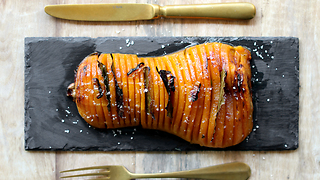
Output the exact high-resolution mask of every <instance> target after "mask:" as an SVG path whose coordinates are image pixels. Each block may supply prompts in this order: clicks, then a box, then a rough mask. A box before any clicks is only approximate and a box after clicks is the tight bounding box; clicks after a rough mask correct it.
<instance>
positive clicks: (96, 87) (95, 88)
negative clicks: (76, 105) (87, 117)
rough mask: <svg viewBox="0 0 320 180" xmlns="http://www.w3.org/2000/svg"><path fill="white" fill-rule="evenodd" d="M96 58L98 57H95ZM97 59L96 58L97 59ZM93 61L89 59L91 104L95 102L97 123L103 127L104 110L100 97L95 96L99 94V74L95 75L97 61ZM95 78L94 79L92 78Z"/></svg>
mask: <svg viewBox="0 0 320 180" xmlns="http://www.w3.org/2000/svg"><path fill="white" fill-rule="evenodd" d="M97 58H98V57H97ZM97 61H98V59H97ZM97 61H96V62H94V61H91V67H92V71H91V76H92V77H91V78H92V80H91V82H92V86H93V96H92V97H93V104H95V110H96V113H97V117H98V123H99V126H101V127H103V128H104V126H105V119H106V118H105V117H104V112H103V109H102V105H101V104H102V103H101V98H99V99H98V98H97V96H99V95H100V94H99V85H100V88H102V87H101V84H100V82H101V81H100V80H101V76H98V75H97V72H98V62H97ZM94 79H95V80H94Z"/></svg>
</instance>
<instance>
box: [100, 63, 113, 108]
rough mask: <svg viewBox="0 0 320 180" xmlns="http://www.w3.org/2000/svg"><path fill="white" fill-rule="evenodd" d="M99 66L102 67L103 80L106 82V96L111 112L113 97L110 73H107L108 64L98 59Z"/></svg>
mask: <svg viewBox="0 0 320 180" xmlns="http://www.w3.org/2000/svg"><path fill="white" fill-rule="evenodd" d="M98 67H99V68H100V70H101V72H102V73H101V74H102V77H103V80H104V81H103V82H104V85H105V87H106V91H107V92H106V98H107V100H108V105H107V108H108V111H109V112H110V111H111V97H110V85H109V77H108V73H107V68H106V66H105V65H104V64H103V63H102V62H100V61H98Z"/></svg>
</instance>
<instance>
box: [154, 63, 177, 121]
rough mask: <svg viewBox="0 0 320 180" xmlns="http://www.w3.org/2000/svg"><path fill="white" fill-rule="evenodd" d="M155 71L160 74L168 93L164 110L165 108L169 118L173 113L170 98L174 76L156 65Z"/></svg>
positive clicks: (171, 97)
mask: <svg viewBox="0 0 320 180" xmlns="http://www.w3.org/2000/svg"><path fill="white" fill-rule="evenodd" d="M156 69H157V72H158V74H159V75H160V78H161V79H162V81H163V84H164V86H165V88H166V90H167V93H168V96H169V98H168V103H167V106H166V108H165V109H166V110H167V116H169V117H170V118H172V114H173V104H172V100H173V92H174V91H175V87H174V79H175V78H176V77H174V76H173V75H172V74H171V72H170V71H166V70H160V71H159V70H158V67H157V66H156Z"/></svg>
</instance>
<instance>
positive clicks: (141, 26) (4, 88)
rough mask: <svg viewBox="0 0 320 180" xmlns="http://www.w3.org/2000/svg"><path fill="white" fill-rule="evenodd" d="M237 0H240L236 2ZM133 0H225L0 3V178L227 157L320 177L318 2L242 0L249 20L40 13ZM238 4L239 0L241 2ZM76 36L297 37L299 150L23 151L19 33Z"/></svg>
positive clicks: (272, 175)
mask: <svg viewBox="0 0 320 180" xmlns="http://www.w3.org/2000/svg"><path fill="white" fill-rule="evenodd" d="M234 1H239V2H240V1H242V0H234ZM112 2H133V3H135V2H137V3H157V4H160V5H169V4H192V3H213V2H231V0H216V1H212V0H211V1H209V0H197V1H195V0H193V1H192V0H186V1H183V0H177V1H174V2H173V1H169V0H136V1H133V0H130V1H129V0H128V1H126V0H121V1H119V0H118V1H116V0H110V1H107V0H90V1H84V0H60V1H59V0H43V1H36V0H29V1H18V0H12V1H5V0H2V1H0V17H1V20H0V29H1V31H0V53H1V58H0V66H1V67H2V68H1V71H0V84H1V85H0V102H1V104H0V146H1V148H0V153H1V154H0V162H1V163H0V177H1V179H2V178H3V179H58V177H59V173H58V172H59V171H60V170H63V169H69V168H74V167H82V166H88V165H102V164H120V165H124V166H126V167H127V168H128V169H129V170H130V171H133V172H137V173H144V172H160V171H161V172H169V171H175V170H186V169H192V168H198V167H205V166H209V165H214V164H220V163H225V162H232V161H242V162H245V163H247V164H249V165H250V167H251V169H252V176H251V178H250V179H320V145H319V144H320V126H318V125H317V122H318V121H319V119H320V114H319V108H320V105H319V102H320V96H319V93H318V89H319V88H320V81H319V78H320V63H319V60H320V59H319V58H318V57H319V55H320V54H319V51H317V50H318V49H319V48H320V43H319V41H318V39H319V37H320V31H319V28H320V22H319V13H320V1H318V0H309V1H298V0H283V1H276V0H261V1H254V0H247V2H252V3H253V4H254V5H255V6H256V8H257V15H256V17H255V18H254V19H253V20H251V21H208V20H187V19H182V20H181V19H159V20H154V21H139V22H123V23H116V22H109V23H106V22H95V23H93V22H72V21H66V20H59V19H55V18H52V17H50V16H48V15H46V14H45V13H44V11H43V8H44V6H45V5H48V4H58V3H65V4H71V3H112ZM243 2H244V1H243ZM33 36H40V37H50V36H57V37H59V36H76V37H83V36H88V37H103V36H296V37H298V38H299V39H300V68H299V69H300V85H301V87H300V112H299V114H300V124H299V126H300V129H299V130H300V134H299V136H300V143H299V144H300V147H299V148H298V150H295V151H291V152H233V151H221V152H192V153H185V152H172V153H168V152H166V153H161V152H156V153H142V152H112V153H101V152H97V153H96V152H89V153H87V152H85V153H83V152H58V153H54V152H26V151H25V150H24V144H23V143H24V130H23V127H24V124H23V122H24V73H23V69H24V42H23V41H24V37H33Z"/></svg>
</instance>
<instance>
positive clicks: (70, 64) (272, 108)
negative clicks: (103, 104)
mask: <svg viewBox="0 0 320 180" xmlns="http://www.w3.org/2000/svg"><path fill="white" fill-rule="evenodd" d="M214 41H218V42H223V43H227V44H230V45H234V46H236V45H241V46H245V47H247V48H249V49H250V50H251V53H252V61H251V66H252V75H253V78H252V81H253V100H254V129H253V132H252V133H251V134H250V135H249V136H248V137H247V139H246V140H245V141H243V142H242V143H241V144H239V145H236V146H233V147H230V148H225V149H214V148H206V147H200V146H198V145H194V144H190V143H188V142H186V141H184V140H181V139H180V138H178V137H175V136H173V135H171V134H167V133H164V132H161V131H155V130H144V129H141V127H136V128H123V129H118V130H98V129H95V128H93V127H90V126H89V125H88V124H87V123H86V122H85V121H84V120H83V119H82V118H81V117H80V115H79V114H78V111H77V109H76V105H75V103H73V102H72V100H71V99H69V98H67V97H66V89H67V86H68V85H69V84H70V83H71V82H73V80H74V70H76V68H77V66H78V64H79V63H80V61H82V59H83V58H84V57H85V56H87V55H88V54H90V53H92V52H95V51H99V52H119V53H136V54H138V55H139V56H158V55H164V54H169V53H172V52H175V51H178V50H180V49H183V48H185V47H187V46H190V45H195V44H200V43H205V42H214ZM298 121H299V40H298V38H292V37H152V38H149V37H103V38H87V37H61V38H56V37H52V38H47V37H44V38H42V37H27V38H25V149H26V150H64V151H87V150H90V151H91V150H95V151H173V150H176V151H192V150H258V151H265V150H294V149H297V148H298V143H299V141H298V140H299V134H298V132H299V131H298V124H299V123H298Z"/></svg>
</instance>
